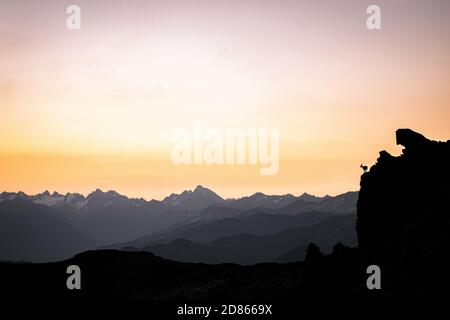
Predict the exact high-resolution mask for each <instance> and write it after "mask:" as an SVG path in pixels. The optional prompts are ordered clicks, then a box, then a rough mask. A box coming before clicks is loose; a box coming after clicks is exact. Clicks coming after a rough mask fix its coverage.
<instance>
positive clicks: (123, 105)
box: [0, 0, 450, 199]
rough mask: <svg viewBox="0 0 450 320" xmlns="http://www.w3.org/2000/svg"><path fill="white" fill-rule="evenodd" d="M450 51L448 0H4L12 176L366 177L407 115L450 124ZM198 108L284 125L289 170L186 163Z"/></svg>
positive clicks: (1, 92) (422, 128) (157, 193)
mask: <svg viewBox="0 0 450 320" xmlns="http://www.w3.org/2000/svg"><path fill="white" fill-rule="evenodd" d="M69 4H77V5H79V6H80V7H81V10H82V28H81V30H77V31H69V30H67V28H66V18H67V16H68V15H67V14H66V12H65V11H66V8H67V6H68V5H69ZM370 4H378V5H379V6H380V7H381V14H382V30H380V31H369V30H368V29H367V28H366V18H367V14H366V8H367V7H368V6H369V5H370ZM449 57H450V2H449V1H445V0H442V1H437V0H436V1H425V0H423V1H413V0H408V1H407V0H404V1H401V0H396V1H376V0H371V1H362V0H352V1H350V0H343V1H321V0H319V1H317V0H316V1H299V0H297V1H280V0H270V1H269V0H267V1H264V0H262V1H261V0H258V1H256V0H251V1H249V0H239V1H235V0H208V1H206V0H204V1H193V0H179V1H170V0H164V1H163V0H158V1H136V0H131V1H112V0H108V1H98V0H89V1H77V0H73V1H43V0H41V1H22V0H19V1H18V0H0V191H3V190H7V191H19V190H22V191H25V192H27V193H38V192H42V191H43V190H46V189H48V190H50V191H53V190H57V191H59V192H62V193H64V192H81V193H84V194H86V193H89V192H90V191H92V190H93V189H95V188H97V187H98V188H102V189H105V190H110V189H114V190H116V191H118V192H120V193H123V194H126V195H129V196H135V197H143V198H146V199H151V198H162V197H163V196H165V195H166V194H168V193H171V192H179V191H181V190H184V189H190V188H192V187H195V185H197V184H202V185H204V186H208V187H210V188H212V189H214V190H215V191H217V192H218V193H219V194H221V195H223V196H226V197H237V196H242V195H246V194H251V193H253V192H255V191H262V192H265V193H287V192H290V193H293V194H301V193H303V192H305V191H306V192H309V193H314V194H318V195H324V194H337V193H341V192H345V191H348V190H357V189H358V188H359V177H360V174H361V169H360V168H359V165H360V164H361V163H364V164H367V165H371V164H373V163H374V162H375V160H376V158H377V156H378V152H379V151H380V150H383V149H386V150H388V151H389V152H391V153H393V154H399V153H400V151H401V148H400V147H398V146H396V145H395V136H394V132H395V130H396V129H397V128H399V127H410V128H412V129H414V130H416V131H419V132H421V133H423V134H424V135H426V136H427V137H429V138H433V139H437V140H447V139H449V138H450V125H449V124H450V123H449V122H450V121H449V120H450V72H449V71H450V58H449ZM196 121H201V122H202V123H203V125H204V126H205V127H207V128H219V129H225V128H229V127H230V128H244V129H245V128H269V129H270V128H276V129H279V130H280V135H281V150H280V151H281V153H280V157H281V159H280V171H279V173H278V174H277V175H275V176H260V175H259V168H260V167H259V166H249V165H241V166H237V165H235V166H230V165H227V166H218V165H213V166H208V165H197V166H175V165H174V164H172V162H171V160H170V149H171V147H172V143H171V140H170V137H171V134H172V133H173V131H174V130H175V129H176V128H180V127H181V128H186V129H189V130H191V129H193V127H194V124H195V122H196Z"/></svg>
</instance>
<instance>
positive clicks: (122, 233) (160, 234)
mask: <svg viewBox="0 0 450 320" xmlns="http://www.w3.org/2000/svg"><path fill="white" fill-rule="evenodd" d="M357 196H358V194H357V192H348V193H345V194H342V195H338V196H336V197H331V196H326V197H323V198H322V197H315V196H312V195H309V194H307V193H304V194H302V195H300V196H293V195H291V194H287V195H265V194H263V193H255V194H253V195H251V196H248V197H243V198H239V199H224V198H222V197H220V196H219V195H217V194H216V193H215V192H213V191H212V190H210V189H208V188H205V187H202V186H197V187H196V188H195V189H193V190H186V191H183V192H181V193H179V194H175V193H173V194H171V195H169V196H167V197H166V198H164V199H163V200H161V201H159V200H150V201H147V200H144V199H142V198H141V199H136V198H129V197H126V196H124V195H121V194H119V193H117V192H116V191H107V192H103V191H101V190H100V189H97V190H95V191H94V192H92V193H90V194H89V195H87V196H83V195H82V194H78V193H67V194H66V195H62V194H59V193H58V192H53V193H50V192H48V191H45V192H43V193H41V194H37V195H27V194H25V193H23V192H18V193H11V192H3V193H2V194H0V225H1V226H2V228H4V229H5V232H3V233H2V234H1V235H0V237H1V240H2V243H4V245H3V246H1V247H0V259H1V260H25V261H52V260H57V259H62V258H68V257H70V256H72V255H73V254H75V253H77V252H80V251H82V250H87V249H94V248H98V247H105V248H124V247H128V248H134V249H138V248H144V247H150V246H151V245H154V244H155V243H158V244H160V245H162V244H165V245H168V244H169V242H172V241H174V240H177V239H184V240H187V241H192V242H195V243H196V244H197V242H198V243H199V245H202V246H203V245H205V243H208V242H213V241H217V240H219V239H220V238H224V237H233V236H238V235H240V234H249V235H254V236H265V235H270V234H274V233H277V232H281V231H283V230H284V229H286V228H289V227H308V226H312V225H313V224H315V223H319V222H322V221H323V220H325V219H326V218H329V217H331V216H332V215H347V214H348V215H351V216H354V214H355V213H356V199H357ZM49 217H52V218H51V219H50V218H49ZM30 221H33V224H31V225H30ZM48 221H51V224H50V222H48ZM62 230H65V231H64V232H62ZM42 234H45V235H46V236H45V239H47V240H45V241H44V240H43V241H39V239H35V237H36V235H42ZM39 237H41V236H39ZM46 241H48V243H47V242H46ZM114 243H116V244H114ZM176 243H180V242H176ZM200 243H201V244H200ZM59 246H60V247H59ZM155 250H156V249H155ZM273 258H276V257H273ZM180 259H181V258H180ZM194 260H195V259H194ZM199 261H209V260H199ZM217 261H229V259H222V260H220V259H219V260H217ZM231 261H233V260H231ZM240 261H241V260H239V259H237V260H234V262H240ZM196 262H197V261H196Z"/></svg>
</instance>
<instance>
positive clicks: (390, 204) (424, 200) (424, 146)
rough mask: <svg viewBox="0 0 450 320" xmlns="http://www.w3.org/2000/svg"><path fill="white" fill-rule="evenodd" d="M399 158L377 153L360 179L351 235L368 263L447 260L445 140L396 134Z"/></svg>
mask: <svg viewBox="0 0 450 320" xmlns="http://www.w3.org/2000/svg"><path fill="white" fill-rule="evenodd" d="M396 138H397V144H400V145H403V146H404V147H405V149H403V153H402V155H400V156H398V157H394V156H392V155H390V154H389V153H388V152H386V151H381V152H380V157H379V158H378V160H377V163H376V164H375V165H373V166H372V167H371V168H370V170H369V171H368V172H367V173H364V174H363V175H362V177H361V190H360V193H359V199H358V205H357V207H358V221H357V233H358V244H359V248H360V250H361V254H362V255H363V257H365V258H366V259H368V260H371V261H373V262H378V263H379V262H381V261H388V262H390V263H392V262H395V263H397V262H402V263H408V261H414V262H415V263H416V264H420V265H421V264H423V263H425V264H430V263H434V262H437V261H436V260H442V259H447V257H448V252H449V251H450V250H449V244H450V237H449V236H450V202H449V199H450V165H449V164H450V141H447V142H436V141H430V140H428V139H427V138H425V137H424V136H423V135H421V134H419V133H417V132H414V131H412V130H410V129H399V130H397V132H396Z"/></svg>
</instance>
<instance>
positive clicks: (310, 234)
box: [0, 129, 450, 301]
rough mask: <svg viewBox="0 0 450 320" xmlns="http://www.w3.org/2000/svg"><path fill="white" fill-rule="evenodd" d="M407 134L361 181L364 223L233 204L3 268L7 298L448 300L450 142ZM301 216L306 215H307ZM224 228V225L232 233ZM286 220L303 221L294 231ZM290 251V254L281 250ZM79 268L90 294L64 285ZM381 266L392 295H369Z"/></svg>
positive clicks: (293, 205)
mask: <svg viewBox="0 0 450 320" xmlns="http://www.w3.org/2000/svg"><path fill="white" fill-rule="evenodd" d="M396 135H397V143H399V144H401V145H403V146H404V147H405V149H404V150H403V152H402V154H401V155H400V156H392V155H389V154H388V153H387V152H386V151H382V152H381V153H380V157H379V158H378V160H377V163H376V164H375V165H373V166H372V167H371V168H370V170H368V171H367V172H366V173H364V174H363V175H362V177H361V190H360V192H359V196H358V203H357V221H355V219H354V215H352V214H351V213H350V212H351V210H343V212H340V213H336V212H327V213H325V212H323V211H314V210H311V207H310V206H311V205H312V204H311V203H314V202H315V201H316V200H315V199H313V200H314V201H309V202H308V205H305V204H304V203H303V201H305V202H306V199H295V200H294V201H292V202H290V203H289V204H287V205H284V206H282V207H280V208H276V207H272V208H266V209H267V211H265V212H263V213H259V214H258V213H255V214H249V211H252V210H256V211H257V210H258V209H257V208H245V209H243V208H240V207H232V206H230V208H229V209H227V210H224V212H226V218H224V219H220V218H219V219H206V220H205V221H201V219H199V218H198V216H197V217H196V218H195V219H191V220H188V222H187V223H186V224H185V225H175V226H171V227H170V228H169V229H167V230H165V231H161V232H159V233H154V234H153V235H151V234H149V235H148V236H145V237H143V238H140V239H139V240H137V241H135V242H131V243H133V244H135V245H136V246H134V247H128V248H127V249H126V250H125V251H119V250H97V251H88V252H84V253H81V254H77V255H76V256H75V257H73V258H70V259H68V260H64V261H60V262H53V263H46V264H33V263H11V262H2V263H0V283H1V284H2V286H0V297H1V298H9V299H11V298H35V297H37V296H39V297H40V298H59V299H83V298H85V299H91V298H103V299H149V300H151V299H156V300H161V299H162V300H167V299H171V300H172V299H173V300H179V299H188V300H195V299H199V300H207V299H213V300H217V299H234V300H236V299H237V300H248V299H250V300H252V299H253V300H254V299H265V300H273V299H278V300H299V301H305V299H307V298H308V299H320V301H323V299H333V298H335V299H339V300H342V299H352V300H354V299H375V300H379V299H405V298H414V299H417V298H421V299H423V298H449V297H450V276H449V274H448V269H449V267H450V250H449V246H450V228H449V226H450V220H449V219H450V218H449V215H448V212H450V210H449V209H450V208H449V206H450V204H449V202H448V199H449V196H450V169H449V168H448V167H446V164H448V163H449V161H450V141H447V142H435V141H429V140H428V139H426V138H425V137H423V136H422V135H420V134H418V133H416V132H413V131H411V130H409V129H399V130H398V131H397V133H396ZM9 196H10V195H9ZM353 196H354V195H353ZM21 197H23V195H21ZM335 198H338V197H335ZM349 198H351V194H347V195H343V196H340V197H339V201H338V202H335V203H334V204H333V205H331V204H326V205H324V203H327V202H325V201H326V200H327V201H328V200H329V198H328V197H326V198H324V199H321V200H320V201H317V203H318V204H322V207H321V208H324V206H326V207H328V208H335V209H337V208H341V209H342V208H344V207H345V203H347V200H348V199H349ZM8 201H9V202H5V203H2V205H6V204H7V205H12V204H13V202H12V201H21V203H25V204H27V205H31V204H32V205H36V206H39V208H42V205H41V204H40V205H38V204H34V203H32V202H29V201H28V202H23V201H24V200H23V199H17V200H11V199H10V200H8ZM226 201H227V200H225V202H226ZM234 201H236V200H234ZM337 203H339V204H340V205H338V204H337ZM223 205H224V203H221V204H219V205H218V207H221V208H223ZM299 209H300V210H306V211H305V212H301V211H300V212H298V211H296V210H299ZM278 210H282V211H281V212H285V214H280V212H279V211H278ZM200 211H201V210H200ZM52 212H53V211H52ZM252 212H254V211H252ZM294 212H296V214H295V213H294ZM197 213H199V212H197ZM344 213H345V214H344ZM311 216H314V217H315V218H317V217H321V218H318V220H320V221H312V220H310V217H311ZM272 217H278V218H280V217H282V219H285V220H279V221H282V222H278V225H277V227H276V228H279V229H280V230H279V231H278V232H272V231H273V230H270V228H269V227H268V226H267V225H268V224H272V223H273V224H274V225H275V224H276V223H275V222H273V221H272V220H270V219H272ZM307 217H309V218H307ZM247 219H248V220H247ZM235 220H236V221H235ZM237 220H240V221H241V222H242V228H244V229H245V228H247V230H250V229H251V228H252V227H251V223H250V222H249V221H253V223H255V224H258V223H260V225H259V226H258V227H256V228H255V229H252V232H254V233H258V234H250V233H239V234H236V235H231V236H223V233H224V232H228V231H226V230H227V227H226V226H228V225H234V226H237V225H238V222H237ZM246 221H247V222H246ZM263 221H266V222H267V223H264V222H263ZM225 222H226V223H225ZM215 223H219V227H217V225H216V226H215ZM221 223H225V224H224V227H223V228H222V227H221V226H220V224H221ZM287 223H290V224H292V225H291V226H290V227H288V228H286V229H284V227H285V226H286V225H285V224H287ZM355 223H356V225H355ZM208 225H209V226H210V227H211V230H214V228H217V229H216V230H215V231H212V232H211V233H208V228H206V226H208ZM202 228H204V229H202ZM345 229H352V230H354V231H355V230H357V240H358V244H357V246H355V247H351V245H352V243H349V242H351V241H353V240H350V238H347V237H346V235H348V234H349V233H347V232H345V231H344V230H345ZM179 235H183V236H184V238H179ZM217 237H219V238H217ZM216 238H217V239H216ZM140 241H141V242H140ZM146 241H148V242H146ZM310 242H312V243H310ZM342 242H344V243H342ZM146 243H148V244H146ZM314 243H316V244H314ZM281 247H283V248H284V249H283V250H279V248H281ZM288 247H289V248H288ZM285 249H288V250H286V251H285V252H283V253H282V252H281V251H284V250H285ZM228 250H229V251H228ZM239 250H240V251H239ZM149 251H151V252H153V253H151V252H149ZM157 255H162V256H163V255H164V256H166V257H167V258H171V259H179V260H185V261H191V260H202V259H211V261H208V262H211V263H214V264H204V263H189V262H176V261H171V260H168V259H165V258H162V257H157ZM232 255H234V258H235V259H241V263H244V264H245V263H249V264H250V263H254V262H258V261H259V259H262V260H264V261H269V262H270V263H267V262H266V263H260V264H255V265H250V266H243V265H237V264H230V263H225V264H223V263H222V264H215V263H218V262H220V261H223V260H224V259H229V257H230V256H232ZM214 259H215V260H214ZM303 259H304V261H303V262H293V263H287V262H292V261H301V260H303ZM271 261H273V262H271ZM71 264H76V265H78V266H80V268H81V269H82V270H83V284H82V286H83V290H80V291H77V290H73V291H70V290H67V289H66V288H65V281H66V274H65V270H66V268H67V266H68V265H71ZM373 264H375V265H377V266H379V267H380V270H381V279H382V280H381V281H382V285H381V288H382V289H381V290H368V288H367V286H366V279H367V277H368V275H367V273H366V269H367V267H368V266H369V265H373Z"/></svg>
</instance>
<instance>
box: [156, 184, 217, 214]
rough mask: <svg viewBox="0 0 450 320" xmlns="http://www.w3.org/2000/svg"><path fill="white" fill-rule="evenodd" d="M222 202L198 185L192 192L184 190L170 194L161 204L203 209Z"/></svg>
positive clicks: (213, 193) (211, 192)
mask: <svg viewBox="0 0 450 320" xmlns="http://www.w3.org/2000/svg"><path fill="white" fill-rule="evenodd" d="M224 201H225V200H224V199H223V198H222V197H220V196H219V195H218V194H217V193H215V192H214V191H212V190H210V189H208V188H205V187H203V186H201V185H198V186H197V187H195V189H194V190H185V191H183V192H181V193H180V194H177V193H172V194H171V195H170V196H167V197H165V198H164V199H163V201H162V203H163V204H168V205H171V206H175V207H184V208H186V209H204V208H206V207H208V206H210V205H214V204H218V203H222V202H224Z"/></svg>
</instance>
